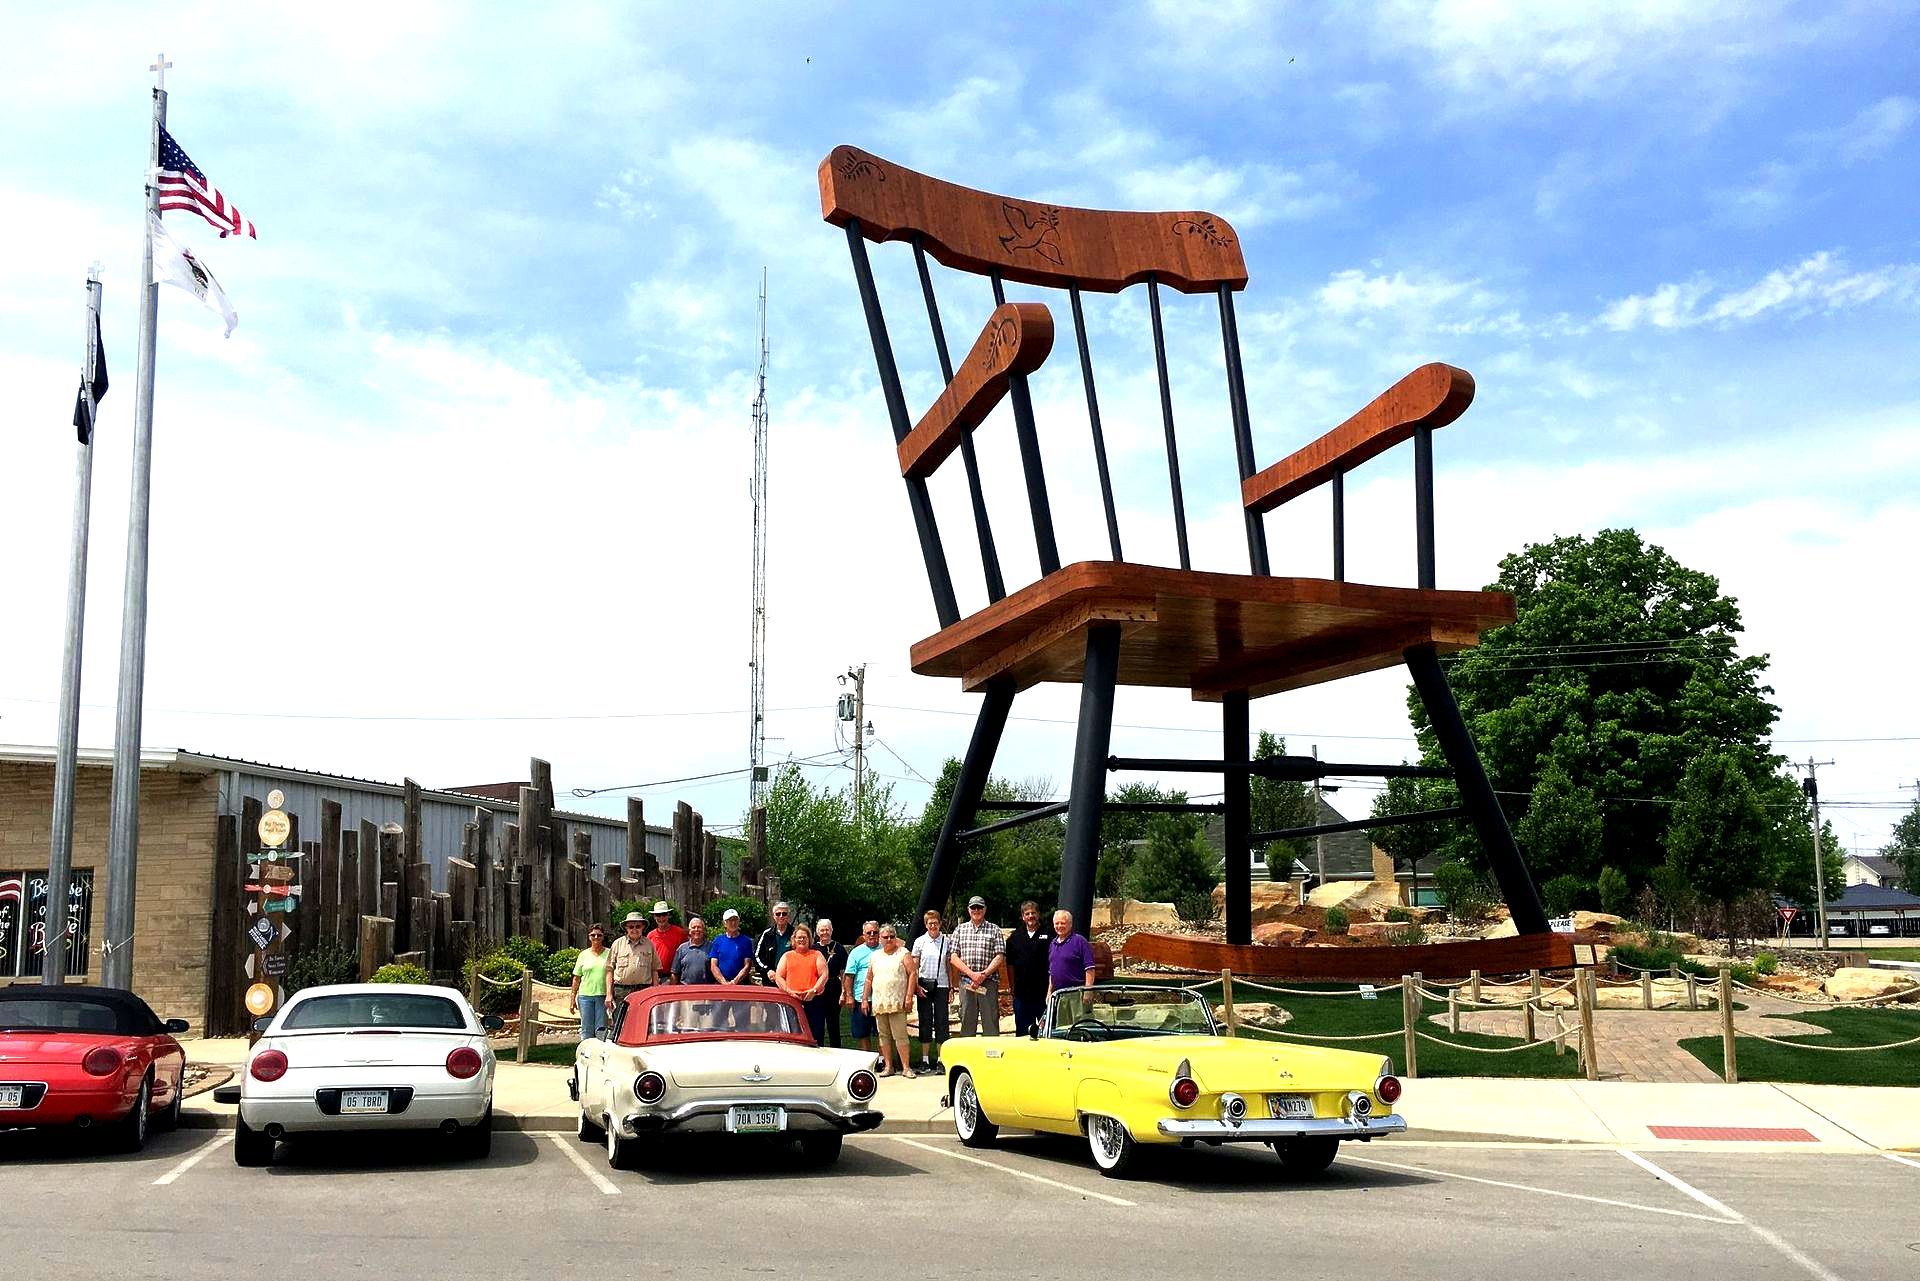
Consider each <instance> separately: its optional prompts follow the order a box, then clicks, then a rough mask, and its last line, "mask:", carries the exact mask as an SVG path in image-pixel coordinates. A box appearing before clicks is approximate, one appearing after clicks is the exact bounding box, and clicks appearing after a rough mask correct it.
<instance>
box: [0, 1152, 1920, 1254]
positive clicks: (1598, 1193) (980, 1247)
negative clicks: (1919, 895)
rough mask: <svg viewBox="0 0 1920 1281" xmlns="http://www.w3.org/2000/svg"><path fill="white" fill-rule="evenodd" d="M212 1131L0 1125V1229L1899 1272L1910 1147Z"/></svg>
mask: <svg viewBox="0 0 1920 1281" xmlns="http://www.w3.org/2000/svg"><path fill="white" fill-rule="evenodd" d="M230 1142H231V1134H230V1132H225V1131H220V1132H207V1131H184V1132H180V1133H175V1134H167V1135H161V1136H159V1137H157V1138H156V1139H155V1140H154V1142H153V1143H152V1144H151V1145H150V1146H149V1148H148V1150H147V1151H146V1152H144V1153H142V1154H141V1155H139V1156H137V1157H123V1156H110V1155H105V1154H98V1153H78V1152H74V1151H72V1150H71V1149H70V1147H69V1145H67V1144H66V1143H64V1142H61V1141H59V1140H56V1139H51V1138H46V1137H42V1136H37V1135H25V1134H0V1257H5V1258H10V1259H26V1258H32V1259H35V1260H36V1272H37V1273H40V1274H46V1275H75V1276H99V1275H107V1274H110V1273H116V1272H127V1271H131V1270H132V1269H136V1268H141V1267H144V1266H150V1265H151V1264H152V1263H153V1262H154V1261H156V1260H161V1261H165V1263H166V1265H167V1268H168V1271H169V1272H171V1273H173V1274H174V1275H179V1276H184V1277H228V1276H233V1277H238V1276H247V1277H258V1276H261V1275H282V1276H301V1277H311V1278H333V1277H363V1276H369V1275H379V1276H390V1275H399V1276H416V1275H417V1276H427V1275H432V1276H440V1275H456V1274H457V1275H489V1276H501V1277H522V1276H526V1277H534V1276H538V1277H543V1278H544V1277H550V1276H553V1275H555V1274H557V1273H563V1272H565V1273H572V1272H577V1271H580V1270H582V1269H586V1270H588V1271H593V1272H599V1271H601V1270H604V1269H605V1268H606V1267H612V1266H632V1267H644V1268H645V1270H646V1271H647V1272H648V1273H649V1274H650V1275H668V1276H676V1275H696V1274H697V1275H702V1276H708V1275H712V1274H714V1272H715V1270H716V1269H720V1270H721V1271H722V1272H723V1273H738V1272H743V1271H744V1272H757V1271H780V1272H786V1273H789V1274H799V1275H815V1274H825V1273H829V1272H832V1273H840V1272H860V1273H865V1272H869V1271H871V1270H873V1269H874V1268H875V1267H876V1266H880V1267H885V1268H889V1269H891V1268H897V1267H908V1270H909V1271H913V1270H917V1267H916V1266H911V1265H910V1261H911V1260H912V1259H914V1258H916V1257H921V1258H926V1259H931V1260H937V1261H938V1271H939V1273H940V1274H941V1275H966V1276H971V1275H982V1276H985V1275H991V1276H995V1277H1004V1276H1006V1275H1008V1274H1009V1270H1010V1269H1014V1270H1019V1269H1025V1270H1029V1271H1032V1270H1035V1269H1038V1270H1039V1271H1037V1272H1035V1273H1034V1274H1035V1275H1040V1274H1045V1275H1050V1276H1062V1277H1094V1276H1098V1277H1109V1276H1113V1275H1137V1274H1138V1273H1140V1272H1142V1271H1144V1270H1145V1269H1146V1268H1147V1267H1149V1266H1151V1267H1153V1268H1155V1269H1160V1268H1166V1267H1178V1268H1179V1269H1181V1270H1182V1271H1188V1270H1193V1271H1195V1272H1197V1273H1199V1274H1201V1275H1204V1274H1207V1273H1211V1272H1216V1271H1221V1272H1224V1271H1225V1270H1227V1269H1233V1270H1235V1271H1241V1270H1244V1269H1245V1268H1247V1267H1249V1266H1254V1267H1257V1268H1259V1269H1260V1271H1261V1273H1262V1274H1263V1275H1275V1274H1282V1273H1293V1272H1296V1271H1302V1270H1304V1271H1303V1274H1304V1275H1313V1276H1324V1275H1332V1274H1334V1273H1335V1272H1336V1270H1338V1271H1341V1272H1354V1273H1357V1274H1359V1275H1365V1276H1369V1277H1380V1278H1399V1277H1405V1278H1423V1279H1429V1281H1430V1279H1432V1278H1450V1277H1458V1278H1474V1279H1476V1281H1477V1279H1478V1278H1483V1277H1486V1276H1488V1275H1489V1274H1490V1272H1491V1270H1493V1269H1495V1268H1498V1269H1499V1270H1500V1271H1502V1272H1509V1273H1511V1272H1515V1271H1518V1272H1519V1273H1520V1274H1521V1275H1524V1274H1526V1273H1537V1274H1538V1275H1545V1276H1555V1277H1561V1276H1568V1277H1579V1276H1596V1277H1609V1278H1615V1277H1620V1276H1634V1277H1636V1278H1646V1279H1648V1281H1664V1279H1668V1278H1671V1279H1673V1281H1681V1279H1683V1278H1684V1279H1685V1281H1702V1278H1707V1277H1711V1278H1715V1279H1716V1281H1718V1279H1720V1278H1736V1277H1737V1278H1740V1279H1741V1281H1747V1279H1752V1281H1764V1279H1766V1278H1775V1277H1778V1278H1800V1279H1804V1278H1808V1277H1813V1278H1819V1279H1820V1281H1832V1279H1833V1278H1842V1277H1844V1278H1885V1277H1906V1276H1916V1275H1920V1158H1914V1157H1894V1156H1888V1155H1882V1154H1860V1155H1835V1154H1819V1155H1815V1154H1796V1155H1782V1154H1778V1153H1768V1154H1755V1153H1747V1154H1740V1153H1737V1152H1705V1151H1701V1152H1694V1151H1683V1152H1674V1151H1662V1152H1657V1153H1650V1154H1641V1153H1634V1152H1627V1151H1622V1150H1619V1149H1613V1148H1576V1147H1566V1146H1559V1147H1554V1146H1535V1147H1529V1146H1521V1145H1514V1144H1501V1145H1484V1146H1479V1145H1462V1144H1426V1143H1414V1142H1398V1143H1379V1144H1375V1145H1372V1146H1371V1147H1365V1148H1360V1149H1358V1150H1355V1151H1353V1152H1352V1153H1351V1155H1349V1154H1348V1153H1346V1152H1345V1151H1343V1154H1342V1157H1341V1159H1340V1161H1339V1162H1338V1163H1336V1164H1335V1166H1334V1168H1333V1169H1332V1170H1331V1171H1329V1172H1328V1173H1327V1174H1325V1175H1323V1176H1319V1177H1317V1178H1313V1179H1307V1180H1295V1179H1292V1178H1290V1177H1288V1176H1286V1175H1283V1174H1282V1173H1281V1172H1280V1170H1279V1168H1278V1165H1277V1163H1276V1162H1275V1161H1274V1160H1273V1158H1272V1157H1271V1155H1269V1154H1268V1153H1267V1152H1266V1151H1265V1150H1264V1149H1251V1148H1242V1149H1219V1150H1199V1151H1193V1152H1178V1151H1169V1152H1166V1153H1164V1154H1156V1155H1158V1156H1160V1159H1159V1160H1156V1161H1154V1162H1152V1163H1151V1164H1150V1166H1149V1168H1148V1171H1147V1173H1146V1176H1145V1177H1142V1178H1140V1179H1134V1180H1128V1181H1124V1182H1122V1181H1114V1180H1109V1179H1104V1178H1102V1177H1101V1176H1100V1175H1099V1174H1098V1173H1096V1172H1095V1171H1094V1170H1093V1169H1092V1168H1091V1167H1090V1166H1089V1165H1088V1164H1087V1163H1086V1161H1085V1158H1084V1152H1083V1150H1082V1148H1081V1146H1080V1145H1078V1144H1074V1143H1068V1142H1066V1141H1064V1140H1054V1139H1046V1138H1029V1137H1013V1138H1008V1139H1007V1140H1005V1141H1004V1142H1003V1143H1002V1145H1001V1146H1000V1147H999V1148H997V1149H993V1150H989V1151H984V1152H976V1151H972V1150H969V1149H965V1148H962V1147H961V1146H960V1145H959V1144H958V1143H957V1142H956V1141H954V1140H953V1139H951V1138H947V1137H941V1136H922V1135H897V1136H896V1135H874V1136H867V1137H862V1138H858V1139H853V1140H849V1142H848V1143H847V1147H846V1153H845V1155H844V1156H843V1157H842V1159H841V1161H840V1164H839V1165H838V1166H836V1167H834V1168H833V1169H832V1170H829V1171H825V1172H801V1171H797V1170H787V1171H780V1170H775V1171H773V1172H765V1166H777V1165H779V1164H782V1163H785V1162H787V1161H788V1160H789V1158H788V1156H787V1153H786V1151H785V1149H762V1150H757V1151H756V1150H754V1149H752V1148H748V1147H745V1146H739V1145H724V1144H717V1143H707V1144H700V1145H697V1146H696V1145H687V1146H682V1147H678V1148H673V1149H670V1150H668V1151H667V1152H666V1153H665V1154H663V1159H660V1160H657V1161H655V1162H652V1163H650V1164H649V1165H648V1166H647V1167H646V1168H644V1169H641V1170H634V1171H614V1170H609V1169H608V1168H607V1166H606V1161H605V1158H604V1155H603V1154H602V1152H601V1150H600V1149H599V1148H598V1147H589V1146H586V1145H584V1144H581V1143H579V1142H578V1141H577V1140H575V1139H574V1138H573V1137H572V1136H571V1135H563V1134H555V1133H527V1134H521V1133H502V1134H498V1135H496V1136H495V1140H494V1150H493V1154H492V1156H491V1157H489V1158H488V1159H487V1160H486V1161H484V1162H479V1163H464V1162H455V1161H451V1160H447V1159H443V1158H441V1157H440V1156H439V1155H438V1154H437V1153H435V1152H433V1151H432V1150H431V1149H430V1148H429V1149H423V1148H422V1147H421V1146H420V1145H418V1144H417V1143H413V1142H401V1141H388V1140H380V1141H375V1142H365V1141H354V1142H340V1141H327V1142H313V1143H308V1144H305V1145H283V1146H282V1147H281V1149H280V1153H279V1156H278V1158H277V1160H276V1161H275V1164H274V1165H273V1167H272V1168H271V1169H268V1170H242V1169H239V1168H237V1167H236V1166H235V1165H234V1164H233V1161H232V1155H231V1151H230V1149H229V1147H228V1144H229V1143H230ZM763 1163H764V1165H763Z"/></svg>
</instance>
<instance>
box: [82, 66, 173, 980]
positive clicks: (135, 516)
mask: <svg viewBox="0 0 1920 1281" xmlns="http://www.w3.org/2000/svg"><path fill="white" fill-rule="evenodd" d="M172 65H173V64H172V63H170V62H168V61H167V55H166V54H164V53H163V54H160V55H159V56H158V57H156V58H155V59H154V60H153V65H152V66H150V67H148V68H147V70H149V71H152V72H155V73H157V75H158V79H157V80H156V81H155V83H154V88H153V133H152V137H151V139H150V141H149V143H148V148H147V216H148V217H149V218H157V217H159V216H160V188H159V185H158V179H157V178H156V177H155V175H156V174H157V173H158V171H159V169H160V131H161V130H162V129H163V128H165V127H166V123H167V68H168V67H171V66H172ZM145 239H146V250H145V252H144V253H143V254H142V255H141V267H140V370H139V373H138V374H137V375H136V377H135V379H134V385H133V485H132V490H131V493H130V494H129V495H128V499H127V581H126V590H125V591H124V592H123V593H122V595H121V598H120V693H119V700H118V705H117V708H116V710H115V714H114V726H113V819H112V824H113V825H112V828H111V835H110V836H109V837H108V841H107V920H106V926H105V929H104V932H103V934H102V937H101V942H100V981H101V983H103V984H105V985H106V986H107V987H121V988H130V987H132V986H133V890H134V875H135V865H136V863H137V862H138V857H139V848H140V698H141V692H142V689H143V688H144V686H145V682H146V672H147V518H148V507H149V504H148V497H149V493H150V491H151V489H152V483H153V356H154V330H155V328H156V326H157V323H158V321H159V317H160V289H159V286H157V285H155V284H154V283H153V236H152V235H151V234H148V235H146V237H145Z"/></svg>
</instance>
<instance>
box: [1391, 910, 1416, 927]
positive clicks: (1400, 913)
mask: <svg viewBox="0 0 1920 1281" xmlns="http://www.w3.org/2000/svg"><path fill="white" fill-rule="evenodd" d="M1387 919H1388V920H1389V921H1392V922H1393V923H1394V924H1395V925H1405V924H1406V923H1407V922H1409V921H1411V920H1413V913H1412V912H1409V911H1408V910H1407V909H1406V908H1404V907H1390V908H1388V909H1387Z"/></svg>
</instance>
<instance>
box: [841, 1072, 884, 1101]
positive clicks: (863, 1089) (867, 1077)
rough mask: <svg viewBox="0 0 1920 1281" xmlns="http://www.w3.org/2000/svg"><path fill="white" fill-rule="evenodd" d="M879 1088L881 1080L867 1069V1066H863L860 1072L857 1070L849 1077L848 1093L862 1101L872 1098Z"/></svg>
mask: <svg viewBox="0 0 1920 1281" xmlns="http://www.w3.org/2000/svg"><path fill="white" fill-rule="evenodd" d="M879 1088H880V1082H879V1080H878V1079H877V1078H876V1077H875V1076H874V1075H873V1073H871V1072H869V1071H867V1070H866V1069H865V1068H861V1069H860V1070H859V1071H858V1072H855V1073H854V1074H853V1075H852V1076H850V1077H848V1078H847V1093H848V1094H851V1095H852V1096H853V1097H854V1098H856V1099H858V1100H859V1101H860V1102H862V1103H865V1102H866V1101H867V1100H868V1099H870V1098H872V1097H873V1093H874V1091H875V1090H878V1089H879Z"/></svg>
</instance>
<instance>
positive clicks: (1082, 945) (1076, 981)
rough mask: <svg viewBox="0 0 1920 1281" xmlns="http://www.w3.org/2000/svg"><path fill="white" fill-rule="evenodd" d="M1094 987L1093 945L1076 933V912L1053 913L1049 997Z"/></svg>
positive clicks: (1048, 970)
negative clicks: (1074, 917) (1066, 989)
mask: <svg viewBox="0 0 1920 1281" xmlns="http://www.w3.org/2000/svg"><path fill="white" fill-rule="evenodd" d="M1082 986H1084V987H1092V986H1093V944H1091V943H1089V942H1087V938H1086V935H1084V934H1075V933H1074V932H1073V913H1072V912H1069V911H1066V910H1064V909H1063V910H1061V911H1058V912H1055V913H1054V914H1053V942H1052V943H1051V944H1050V945H1049V946H1048V948H1047V995H1048V996H1052V995H1053V994H1054V993H1055V992H1058V991H1060V990H1061V989H1063V988H1069V987H1082Z"/></svg>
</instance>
